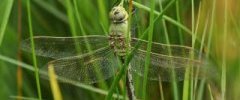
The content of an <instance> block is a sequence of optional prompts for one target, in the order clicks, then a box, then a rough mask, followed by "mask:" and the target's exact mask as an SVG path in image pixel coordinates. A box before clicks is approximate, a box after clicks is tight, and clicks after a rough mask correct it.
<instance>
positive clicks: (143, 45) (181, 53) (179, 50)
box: [131, 38, 201, 58]
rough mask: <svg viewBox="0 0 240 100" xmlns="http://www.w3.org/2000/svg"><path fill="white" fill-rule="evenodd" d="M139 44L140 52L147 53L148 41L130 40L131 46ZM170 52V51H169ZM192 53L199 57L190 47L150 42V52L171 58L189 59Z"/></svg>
mask: <svg viewBox="0 0 240 100" xmlns="http://www.w3.org/2000/svg"><path fill="white" fill-rule="evenodd" d="M138 43H139V45H140V46H139V48H138V49H141V50H145V51H147V45H148V41H145V40H141V39H137V38H132V41H131V46H136V45H137V44H138ZM169 50H170V51H169ZM192 51H194V55H197V57H199V56H201V55H200V54H199V53H198V51H196V50H194V49H193V48H192V47H188V46H181V45H169V44H163V43H157V42H152V49H151V52H153V53H158V54H163V55H169V54H170V53H171V55H172V56H178V57H186V58H188V57H190V54H191V52H192Z"/></svg>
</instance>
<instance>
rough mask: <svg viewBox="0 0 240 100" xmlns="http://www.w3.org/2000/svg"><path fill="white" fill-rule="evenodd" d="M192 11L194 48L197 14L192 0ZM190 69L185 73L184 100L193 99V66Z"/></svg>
mask: <svg viewBox="0 0 240 100" xmlns="http://www.w3.org/2000/svg"><path fill="white" fill-rule="evenodd" d="M191 6H192V7H191V11H192V17H191V18H192V24H191V27H192V29H191V30H192V31H191V34H192V47H193V48H194V45H195V44H194V43H193V41H195V34H194V33H195V29H194V28H195V16H194V14H195V12H194V0H191ZM190 56H191V58H193V53H191V55H190ZM188 66H189V67H187V68H186V71H185V77H184V78H185V80H184V84H183V97H182V99H183V100H189V95H190V99H192V88H191V83H192V82H191V81H190V79H191V77H190V75H191V73H192V71H193V70H192V66H193V65H192V64H191V65H188Z"/></svg>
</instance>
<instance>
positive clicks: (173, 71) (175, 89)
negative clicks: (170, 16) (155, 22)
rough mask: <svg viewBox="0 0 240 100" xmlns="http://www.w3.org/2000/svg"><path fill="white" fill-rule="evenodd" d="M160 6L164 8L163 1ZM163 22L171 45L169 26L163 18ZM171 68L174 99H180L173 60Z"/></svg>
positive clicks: (170, 52) (167, 41)
mask: <svg viewBox="0 0 240 100" xmlns="http://www.w3.org/2000/svg"><path fill="white" fill-rule="evenodd" d="M160 8H161V9H163V8H162V3H161V2H160ZM162 24H163V28H164V35H165V38H166V43H167V44H168V45H170V44H171V43H170V40H169V36H168V30H167V26H166V21H165V20H164V19H163V20H162ZM167 50H168V54H169V56H172V50H171V48H170V47H169V48H167ZM170 69H171V80H172V82H171V84H172V86H173V95H174V100H178V99H179V96H178V86H177V81H176V72H175V70H174V65H173V62H172V60H171V65H170Z"/></svg>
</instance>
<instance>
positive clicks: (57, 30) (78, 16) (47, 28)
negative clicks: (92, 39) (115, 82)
mask: <svg viewBox="0 0 240 100" xmlns="http://www.w3.org/2000/svg"><path fill="white" fill-rule="evenodd" d="M18 1H20V2H21V7H22V8H21V9H22V12H21V13H22V19H21V21H22V24H21V30H22V31H21V34H22V35H21V37H20V38H21V39H26V38H29V37H30V35H29V33H31V31H30V29H29V28H30V27H29V22H28V20H31V27H32V33H33V35H34V36H37V35H47V36H74V35H77V36H80V35H93V34H94V35H96V34H98V35H106V34H107V32H108V27H109V24H110V22H109V18H108V13H109V11H110V10H111V8H112V7H113V6H114V5H116V4H117V3H116V2H119V1H117V0H102V1H101V0H71V1H67V0H52V1H46V0H29V1H30V8H29V10H30V11H31V16H29V15H28V12H27V9H28V5H27V2H28V0H15V1H14V0H1V3H0V55H1V56H0V88H1V89H0V99H2V100H6V99H16V96H18V89H17V87H18V86H17V85H18V84H17V70H18V67H17V65H16V61H15V62H14V61H12V62H7V61H9V60H7V59H4V58H12V59H15V60H17V59H18V58H17V57H18V56H19V55H21V57H22V61H20V62H23V63H27V64H29V65H34V64H33V58H32V56H31V55H30V54H28V53H24V52H23V53H21V54H20V53H19V52H18V49H19V44H20V41H19V40H18V38H19V37H18V34H19V32H18V28H17V27H18V23H19V20H18V19H17V18H18V14H19V11H18V10H19V9H20V8H19V6H18V4H19V2H18ZM74 1H75V2H74ZM153 1H154V0H135V2H134V3H133V4H134V7H135V8H136V13H135V14H133V15H132V18H131V23H132V26H133V28H135V31H136V32H135V33H134V35H135V36H136V37H140V36H141V35H142V34H143V33H144V32H146V29H147V28H149V29H150V32H149V34H150V35H149V34H147V35H148V36H147V37H146V38H145V39H146V40H148V38H149V37H151V35H152V37H153V38H152V40H153V41H155V42H161V43H170V44H179V45H187V46H194V48H196V49H197V50H200V51H203V52H204V54H205V55H206V57H207V58H209V59H210V61H211V62H213V63H214V66H211V67H212V68H213V69H216V71H217V72H218V73H219V76H218V79H216V80H215V79H212V80H207V81H199V84H198V86H197V88H196V89H195V88H194V86H193V85H192V83H191V82H187V81H184V82H175V83H174V82H173V83H174V84H172V83H171V82H162V83H161V85H159V82H155V81H149V82H147V85H146V92H143V91H142V87H140V85H139V84H138V83H136V84H135V87H136V94H137V96H138V97H140V99H141V98H145V99H153V100H159V99H165V100H170V99H179V100H181V99H184V100H188V99H190V100H192V99H198V100H201V99H204V100H206V99H210V100H211V99H213V100H215V99H219V98H222V99H227V100H238V99H239V98H240V97H239V94H240V90H239V88H240V85H239V82H240V75H239V71H240V69H239V67H240V58H239V57H240V45H239V44H240V42H239V40H240V22H239V15H240V13H239V12H240V8H239V5H240V2H239V1H238V0H164V1H163V2H159V1H161V0H156V2H155V4H154V5H152V6H151V4H153ZM136 2H137V3H136ZM125 6H126V7H128V4H127V3H125ZM75 7H76V8H77V10H78V12H77V11H76V9H75ZM151 8H155V11H154V12H153V10H152V9H151ZM162 9H164V13H161V14H164V15H163V16H158V15H161V14H160V12H162ZM153 15H154V17H153ZM29 17H31V19H29ZM155 18H157V19H155ZM153 19H154V20H153ZM151 30H152V32H151ZM195 41H196V42H195ZM201 41H203V42H201ZM201 49H203V50H201ZM47 61H49V59H47V58H42V57H37V65H38V67H41V66H43V65H45V64H46V62H47ZM14 63H15V64H14ZM28 67H29V66H28ZM30 67H31V66H30ZM32 68H33V67H32ZM22 73H23V76H22V96H20V97H24V98H35V99H37V98H40V97H39V95H38V91H40V90H41V97H42V98H43V99H53V96H52V93H51V90H50V85H49V82H48V81H47V80H45V79H42V78H40V87H39V88H40V89H39V88H38V87H37V85H36V81H35V80H36V79H35V78H36V75H35V74H34V71H33V70H29V69H22ZM108 81H109V82H108ZM108 81H107V82H106V83H105V82H103V83H100V84H94V85H90V86H88V85H87V86H85V85H82V84H78V83H72V84H64V83H60V88H61V92H62V95H63V98H64V99H66V100H73V99H81V100H92V99H104V98H105V96H106V93H105V92H106V91H108V89H109V88H110V86H111V84H110V83H111V82H110V81H111V79H110V80H108ZM188 83H189V84H188ZM200 83H202V84H200ZM104 85H105V87H104ZM138 85H139V86H138ZM92 86H95V87H100V88H101V89H103V90H106V91H101V92H100V93H99V92H98V93H96V91H98V89H96V88H92ZM159 86H161V87H162V91H161V89H159V88H160V87H159ZM176 86H177V87H178V88H176ZM118 92H119V93H120V94H122V95H124V94H126V91H125V92H121V90H119V91H118ZM145 95H146V97H145Z"/></svg>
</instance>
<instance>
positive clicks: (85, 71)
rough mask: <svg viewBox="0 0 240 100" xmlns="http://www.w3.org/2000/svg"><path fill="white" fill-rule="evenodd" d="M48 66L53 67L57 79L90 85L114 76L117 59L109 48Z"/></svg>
mask: <svg viewBox="0 0 240 100" xmlns="http://www.w3.org/2000/svg"><path fill="white" fill-rule="evenodd" d="M48 64H51V65H53V66H54V70H55V72H56V75H57V76H58V77H61V78H64V79H67V80H73V81H77V82H82V83H86V84H91V83H96V82H99V81H103V80H106V79H108V78H110V77H112V76H113V75H114V74H115V72H116V70H117V66H116V64H117V57H115V55H114V53H113V52H112V51H111V50H110V49H109V48H103V49H102V48H101V49H99V50H96V51H95V52H94V53H88V54H85V55H82V56H74V57H66V58H62V59H57V60H54V61H51V62H49V63H48Z"/></svg>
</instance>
